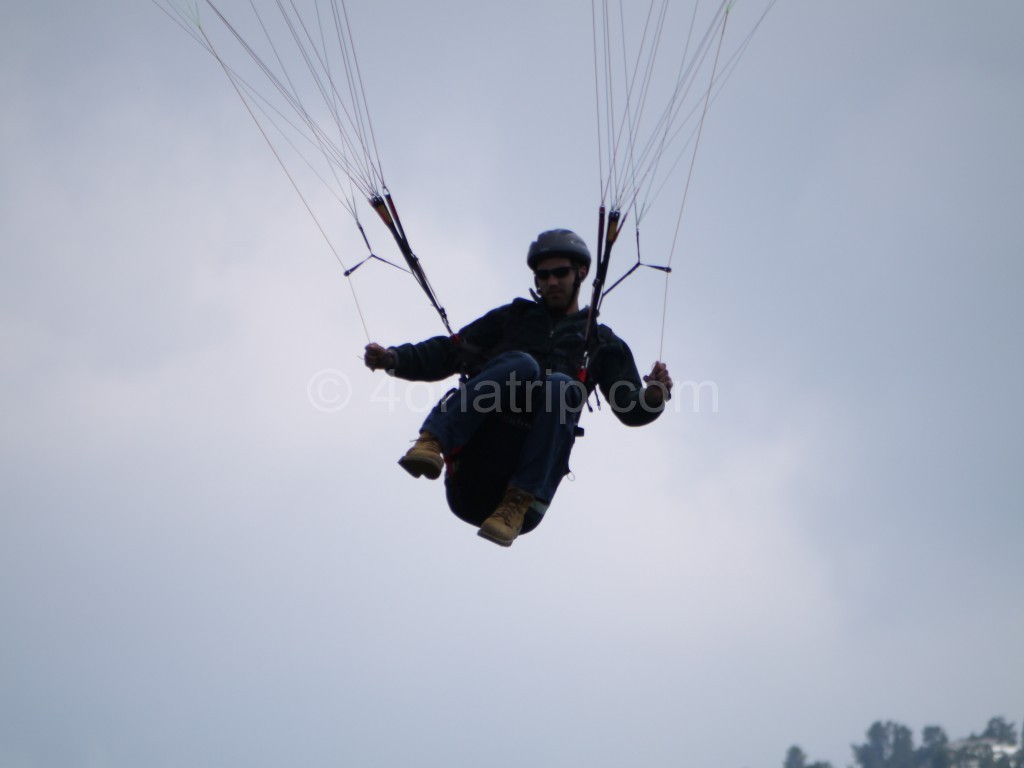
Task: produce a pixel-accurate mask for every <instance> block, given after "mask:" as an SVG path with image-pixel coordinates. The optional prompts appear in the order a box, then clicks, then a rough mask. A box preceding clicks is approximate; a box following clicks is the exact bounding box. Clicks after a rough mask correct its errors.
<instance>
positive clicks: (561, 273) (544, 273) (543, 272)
mask: <svg viewBox="0 0 1024 768" xmlns="http://www.w3.org/2000/svg"><path fill="white" fill-rule="evenodd" d="M570 272H572V267H555V268H554V269H535V270H534V271H533V274H534V275H535V276H536V277H537V280H539V281H540V282H542V283H543V282H544V281H545V280H547V279H548V278H549V277H551V276H552V275H554V276H555V277H556V278H558V279H559V280H561V279H562V278H563V277H566V276H567V275H568V274H569V273H570Z"/></svg>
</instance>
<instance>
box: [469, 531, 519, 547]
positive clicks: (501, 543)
mask: <svg viewBox="0 0 1024 768" xmlns="http://www.w3.org/2000/svg"><path fill="white" fill-rule="evenodd" d="M476 535H477V536H479V537H480V538H481V539H487V540H488V541H492V542H494V543H495V544H497V545H498V546H499V547H511V546H512V542H514V541H515V539H514V538H512V539H499V538H497V537H496V536H494V535H493V534H490V533H487V532H486V531H484V530H483V529H480V530H479V531H477V532H476Z"/></svg>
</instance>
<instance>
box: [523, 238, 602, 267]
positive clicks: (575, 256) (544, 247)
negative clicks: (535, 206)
mask: <svg viewBox="0 0 1024 768" xmlns="http://www.w3.org/2000/svg"><path fill="white" fill-rule="evenodd" d="M552 256H564V257H566V258H567V259H570V260H572V261H574V262H576V264H577V266H584V267H588V268H589V267H590V250H589V249H588V248H587V244H586V243H585V242H583V238H582V237H580V236H579V235H577V234H576V233H575V232H573V231H571V230H568V229H549V230H548V231H547V232H541V233H540V234H539V235H537V239H536V240H534V241H533V242H532V243H530V250H529V252H528V253H527V254H526V263H527V264H528V265H529V266H530V269H536V268H537V263H538V262H541V261H543V260H544V259H548V258H551V257H552Z"/></svg>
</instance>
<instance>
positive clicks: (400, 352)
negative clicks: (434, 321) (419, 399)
mask: <svg viewBox="0 0 1024 768" xmlns="http://www.w3.org/2000/svg"><path fill="white" fill-rule="evenodd" d="M391 349H392V351H394V353H395V356H396V358H397V361H398V362H397V363H396V365H395V370H394V375H395V376H397V377H398V378H400V379H408V380H409V381H440V380H441V379H447V378H448V377H449V376H451V375H452V374H453V373H455V372H457V371H458V370H459V361H458V348H457V346H456V344H455V342H454V341H453V340H452V338H451V337H450V336H434V337H433V338H432V339H427V340H426V341H421V342H420V343H418V344H400V345H398V346H397V347H391Z"/></svg>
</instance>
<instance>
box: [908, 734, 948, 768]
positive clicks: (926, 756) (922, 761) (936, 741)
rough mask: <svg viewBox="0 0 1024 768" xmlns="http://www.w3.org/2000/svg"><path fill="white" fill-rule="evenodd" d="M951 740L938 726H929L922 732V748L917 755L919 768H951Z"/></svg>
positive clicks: (916, 759) (916, 762) (916, 763)
mask: <svg viewBox="0 0 1024 768" xmlns="http://www.w3.org/2000/svg"><path fill="white" fill-rule="evenodd" d="M948 745H949V738H948V737H947V736H946V732H945V731H944V730H943V729H942V728H940V727H939V726H937V725H927V726H925V728H924V730H923V731H921V747H920V748H919V749H918V750H917V752H916V753H915V765H916V766H917V768H950V766H951V765H952V760H951V758H950V756H949V750H948V749H947V746H948Z"/></svg>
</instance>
